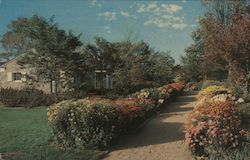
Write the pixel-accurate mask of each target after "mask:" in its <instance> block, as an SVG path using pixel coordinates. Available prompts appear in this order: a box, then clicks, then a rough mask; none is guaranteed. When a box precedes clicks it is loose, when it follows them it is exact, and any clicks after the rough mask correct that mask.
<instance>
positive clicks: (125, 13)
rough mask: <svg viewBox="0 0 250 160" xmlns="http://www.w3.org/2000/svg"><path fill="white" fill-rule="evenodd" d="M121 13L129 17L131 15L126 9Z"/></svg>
mask: <svg viewBox="0 0 250 160" xmlns="http://www.w3.org/2000/svg"><path fill="white" fill-rule="evenodd" d="M120 13H121V15H123V16H124V17H129V16H130V14H129V13H128V12H125V11H121V12H120Z"/></svg>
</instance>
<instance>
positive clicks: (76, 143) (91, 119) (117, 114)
mask: <svg viewBox="0 0 250 160" xmlns="http://www.w3.org/2000/svg"><path fill="white" fill-rule="evenodd" d="M124 118H125V117H124V114H123V112H122V110H121V108H120V107H118V106H117V105H116V104H115V103H106V102H104V103H103V102H98V101H90V100H88V99H83V100H77V101H72V100H68V101H63V102H61V103H58V104H55V105H53V106H51V107H50V108H49V111H48V119H49V122H50V124H51V126H52V128H53V133H54V136H55V138H56V141H57V142H58V143H59V144H60V145H63V146H71V147H84V148H101V149H102V148H105V147H107V146H109V145H110V144H111V142H112V141H113V140H114V139H115V138H116V137H117V136H118V135H119V134H120V133H121V132H122V130H123V128H124V126H125V124H126V121H124Z"/></svg>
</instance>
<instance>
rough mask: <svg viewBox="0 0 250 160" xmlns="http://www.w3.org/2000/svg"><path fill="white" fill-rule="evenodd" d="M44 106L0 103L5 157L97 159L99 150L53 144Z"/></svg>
mask: <svg viewBox="0 0 250 160" xmlns="http://www.w3.org/2000/svg"><path fill="white" fill-rule="evenodd" d="M51 137H52V133H51V128H50V127H49V125H48V122H47V111H46V108H33V109H26V108H2V107H0V153H1V155H2V157H3V158H4V160H14V159H15V160H77V159H79V160H80V159H81V160H97V159H100V157H101V155H102V152H99V151H91V150H72V149H71V150H70V149H69V150H65V149H61V148H58V147H55V146H52V145H49V141H50V139H51Z"/></svg>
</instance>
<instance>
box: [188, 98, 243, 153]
mask: <svg viewBox="0 0 250 160" xmlns="http://www.w3.org/2000/svg"><path fill="white" fill-rule="evenodd" d="M193 112H195V114H194V115H193V117H192V125H191V127H190V128H189V129H188V131H187V134H186V140H187V142H188V144H189V146H190V148H191V151H192V152H193V153H194V154H196V155H213V154H220V153H221V151H223V150H226V149H235V148H236V147H238V146H240V145H241V144H242V143H243V141H244V138H245V131H244V130H243V129H242V127H241V122H242V118H241V116H240V114H239V112H238V109H237V107H236V106H235V104H234V102H230V101H227V102H220V103H217V104H214V105H210V104H207V106H204V107H199V108H197V109H196V110H194V111H193Z"/></svg>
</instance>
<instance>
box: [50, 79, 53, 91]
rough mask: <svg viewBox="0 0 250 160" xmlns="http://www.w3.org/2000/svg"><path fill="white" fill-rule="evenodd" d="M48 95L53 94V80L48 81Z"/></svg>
mask: <svg viewBox="0 0 250 160" xmlns="http://www.w3.org/2000/svg"><path fill="white" fill-rule="evenodd" d="M50 93H53V80H52V79H50Z"/></svg>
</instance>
